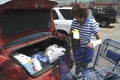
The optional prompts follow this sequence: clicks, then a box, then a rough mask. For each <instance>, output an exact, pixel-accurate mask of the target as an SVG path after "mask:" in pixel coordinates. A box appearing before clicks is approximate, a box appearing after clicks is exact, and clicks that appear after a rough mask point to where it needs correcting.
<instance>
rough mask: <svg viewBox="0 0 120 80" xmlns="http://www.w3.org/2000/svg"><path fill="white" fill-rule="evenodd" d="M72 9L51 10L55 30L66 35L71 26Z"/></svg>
mask: <svg viewBox="0 0 120 80" xmlns="http://www.w3.org/2000/svg"><path fill="white" fill-rule="evenodd" d="M71 9H72V7H55V8H53V17H54V23H55V28H56V30H57V31H58V32H60V33H63V34H66V35H68V33H69V31H70V27H71V24H72V19H73V17H72V15H71Z"/></svg>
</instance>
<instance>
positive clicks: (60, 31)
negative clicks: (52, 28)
mask: <svg viewBox="0 0 120 80" xmlns="http://www.w3.org/2000/svg"><path fill="white" fill-rule="evenodd" d="M57 31H58V32H59V33H61V34H64V35H66V36H68V33H67V32H66V31H63V30H57Z"/></svg>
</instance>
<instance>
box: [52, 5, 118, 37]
mask: <svg viewBox="0 0 120 80" xmlns="http://www.w3.org/2000/svg"><path fill="white" fill-rule="evenodd" d="M71 9H72V7H55V8H53V16H54V22H55V28H56V30H58V31H59V32H60V33H63V34H66V35H68V33H69V31H70V27H71V24H72V19H73V17H72V15H71ZM92 11H93V16H94V17H95V19H96V21H97V22H99V23H100V27H107V26H109V24H110V23H115V22H116V12H115V11H114V10H108V9H107V10H104V12H103V10H99V9H92ZM110 11H112V12H110Z"/></svg>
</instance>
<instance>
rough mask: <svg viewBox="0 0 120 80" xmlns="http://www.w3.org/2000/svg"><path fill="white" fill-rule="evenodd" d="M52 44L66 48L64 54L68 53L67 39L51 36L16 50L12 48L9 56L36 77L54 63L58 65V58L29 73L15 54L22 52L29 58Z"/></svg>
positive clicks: (53, 65)
mask: <svg viewBox="0 0 120 80" xmlns="http://www.w3.org/2000/svg"><path fill="white" fill-rule="evenodd" d="M53 44H57V45H58V46H61V47H63V48H65V50H66V51H65V55H66V54H68V53H69V45H68V41H66V40H65V39H61V38H59V37H52V38H49V39H47V40H44V41H41V42H39V43H35V44H32V45H30V46H26V47H23V48H21V49H18V50H14V51H12V52H11V54H10V57H12V58H13V59H14V60H15V62H16V63H17V64H18V65H20V66H21V67H22V68H23V69H24V70H25V71H26V72H27V73H28V74H29V75H31V76H32V77H36V76H39V75H41V74H43V73H45V72H46V71H48V70H50V69H51V68H53V67H55V66H56V65H58V61H59V59H57V60H56V61H54V62H53V63H50V64H48V65H46V67H45V68H43V69H42V70H40V71H37V72H34V73H32V74H31V73H30V72H29V71H28V69H26V67H25V66H24V65H23V64H22V62H21V61H20V60H18V59H16V58H15V56H16V55H17V54H23V55H25V56H27V57H30V58H31V57H32V56H33V55H34V54H36V53H38V52H42V53H43V54H44V51H45V50H46V48H47V47H48V46H50V45H53ZM65 55H63V56H62V58H64V56H65Z"/></svg>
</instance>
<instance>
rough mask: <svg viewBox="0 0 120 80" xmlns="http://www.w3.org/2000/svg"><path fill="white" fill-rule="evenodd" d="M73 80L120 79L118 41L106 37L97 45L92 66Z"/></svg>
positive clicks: (119, 45) (119, 44)
mask: <svg viewBox="0 0 120 80" xmlns="http://www.w3.org/2000/svg"><path fill="white" fill-rule="evenodd" d="M83 71H84V72H85V74H82V75H81V76H78V77H76V78H75V80H120V42H116V41H114V40H111V39H106V40H104V41H103V42H102V44H101V45H100V46H99V48H98V51H97V54H96V56H95V60H94V63H93V66H92V67H90V68H87V69H84V70H82V71H81V72H83Z"/></svg>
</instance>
